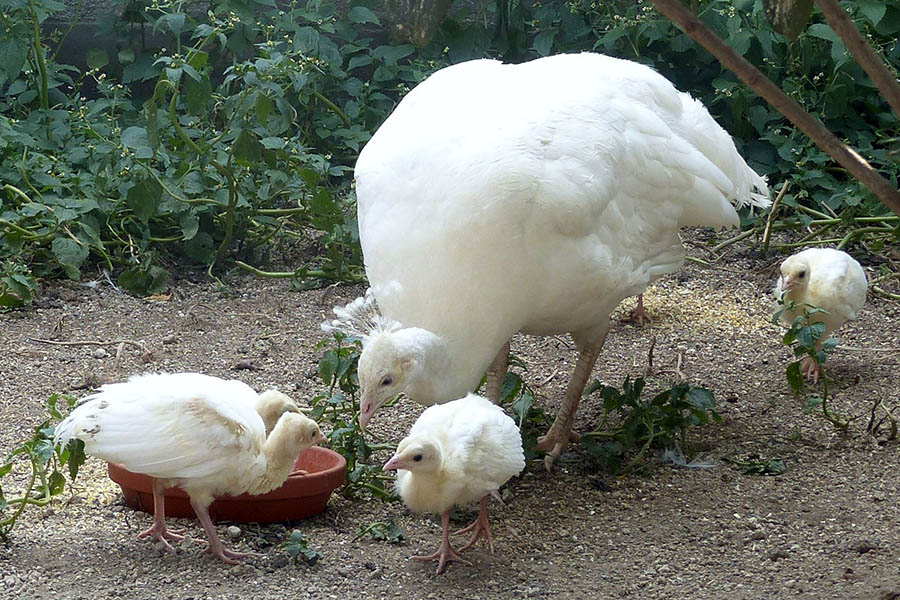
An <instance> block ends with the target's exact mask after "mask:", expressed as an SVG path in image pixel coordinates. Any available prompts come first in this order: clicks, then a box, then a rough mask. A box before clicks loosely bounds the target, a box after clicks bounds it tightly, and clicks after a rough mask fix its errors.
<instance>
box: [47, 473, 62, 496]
mask: <svg viewBox="0 0 900 600" xmlns="http://www.w3.org/2000/svg"><path fill="white" fill-rule="evenodd" d="M48 483H49V486H48V487H49V488H50V495H51V496H55V495H57V494H60V493H62V491H63V490H64V489H66V478H65V477H63V474H62V473H60V472H59V471H57V470H56V469H53V473H51V474H50V481H49V482H48Z"/></svg>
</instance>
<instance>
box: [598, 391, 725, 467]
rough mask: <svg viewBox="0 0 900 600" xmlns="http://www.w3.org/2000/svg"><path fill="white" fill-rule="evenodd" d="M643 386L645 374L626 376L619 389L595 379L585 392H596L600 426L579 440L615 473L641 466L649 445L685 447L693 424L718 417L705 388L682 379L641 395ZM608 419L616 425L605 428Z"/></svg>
mask: <svg viewBox="0 0 900 600" xmlns="http://www.w3.org/2000/svg"><path fill="white" fill-rule="evenodd" d="M644 386H645V382H644V379H643V378H641V377H638V378H637V379H635V380H634V381H633V382H632V380H631V378H630V377H626V378H625V382H624V383H623V384H622V390H619V389H618V388H615V387H612V386H608V385H605V384H603V383H602V382H600V381H599V380H595V381H594V382H593V383H592V384H591V385H590V386H589V387H588V389H587V390H586V393H587V394H590V393H593V392H595V391H599V392H600V398H601V399H602V400H603V410H604V412H605V416H604V419H603V424H602V425H601V427H599V428H598V429H597V430H596V431H593V432H590V433H586V434H584V435H582V437H581V440H582V444H583V445H584V447H585V449H586V450H587V451H588V453H589V454H591V455H592V456H594V457H596V458H598V459H599V460H600V461H601V463H602V464H603V465H604V467H605V468H606V469H607V470H609V471H611V472H613V473H629V472H631V471H634V470H636V469H638V468H640V467H641V466H643V464H644V460H645V456H646V453H647V450H649V449H650V448H651V447H654V446H657V447H670V446H673V445H674V444H676V443H678V444H680V446H681V447H682V448H685V447H687V432H688V430H689V429H690V428H691V427H693V426H697V425H703V424H706V423H708V422H709V421H710V420H712V421H717V422H718V421H721V420H722V417H721V416H720V415H719V413H718V412H716V410H715V406H716V401H715V397H714V396H713V394H712V392H710V391H709V390H707V389H705V388H701V387H695V386H692V385H690V384H688V383H687V382H681V383H678V384H676V385H674V386H672V387H671V388H670V389H668V390H664V391H662V392H659V393H658V394H656V395H655V396H652V397H650V398H642V392H643V390H644ZM611 417H613V419H614V420H616V421H617V422H618V426H617V427H616V428H615V429H613V430H612V431H605V430H604V428H605V425H606V424H607V422H609V421H610V420H611V419H610V418H611ZM635 451H636V453H635ZM630 455H632V456H631V458H630V459H629V460H627V462H626V459H627V458H628V457H629V456H630Z"/></svg>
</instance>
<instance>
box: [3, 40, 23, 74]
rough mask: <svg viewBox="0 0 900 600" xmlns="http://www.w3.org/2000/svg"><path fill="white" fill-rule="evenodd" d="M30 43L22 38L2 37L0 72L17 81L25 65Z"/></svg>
mask: <svg viewBox="0 0 900 600" xmlns="http://www.w3.org/2000/svg"><path fill="white" fill-rule="evenodd" d="M27 57H28V44H27V43H26V42H25V40H23V39H20V38H16V37H13V38H8V39H0V72H2V73H3V74H4V75H6V78H7V79H8V80H10V81H15V80H16V79H17V78H18V77H19V73H21V72H22V67H24V66H25V59H26V58H27Z"/></svg>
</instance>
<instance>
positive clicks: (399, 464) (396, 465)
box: [381, 456, 406, 471]
mask: <svg viewBox="0 0 900 600" xmlns="http://www.w3.org/2000/svg"><path fill="white" fill-rule="evenodd" d="M405 468H406V463H404V462H403V460H402V459H401V458H400V457H399V456H393V457H391V460H389V461H387V462H386V463H384V466H383V467H381V470H382V471H397V470H399V469H405Z"/></svg>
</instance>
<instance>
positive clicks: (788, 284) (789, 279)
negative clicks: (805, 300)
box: [781, 275, 794, 291]
mask: <svg viewBox="0 0 900 600" xmlns="http://www.w3.org/2000/svg"><path fill="white" fill-rule="evenodd" d="M793 287H794V276H793V275H788V276H786V277H785V278H784V279H783V280H782V282H781V289H783V290H785V291H787V290H789V289H791V288H793Z"/></svg>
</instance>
